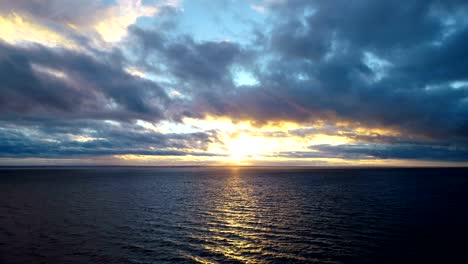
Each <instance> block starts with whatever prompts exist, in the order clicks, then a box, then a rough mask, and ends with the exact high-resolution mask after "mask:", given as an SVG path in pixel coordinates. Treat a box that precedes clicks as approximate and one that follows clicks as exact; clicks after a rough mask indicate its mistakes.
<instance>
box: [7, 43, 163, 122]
mask: <svg viewBox="0 0 468 264" xmlns="http://www.w3.org/2000/svg"><path fill="white" fill-rule="evenodd" d="M98 58H99V59H98ZM124 62H125V61H124V59H123V58H122V57H121V55H120V54H119V53H118V52H113V53H109V54H104V53H100V54H98V57H95V56H92V55H85V54H82V53H78V52H74V51H71V50H64V49H51V48H46V47H43V46H40V45H34V46H33V45H31V46H28V47H21V48H20V47H14V46H11V45H8V44H6V43H0V72H1V74H2V82H1V83H0V91H1V93H0V117H2V118H7V117H11V116H17V115H20V116H47V115H56V116H57V117H67V118H91V119H118V120H130V119H137V118H138V119H146V120H158V119H161V118H162V115H163V114H162V111H161V108H163V107H165V106H166V105H167V104H168V103H169V99H168V97H167V95H166V94H165V92H164V91H163V89H162V88H160V87H159V86H158V85H157V84H155V83H153V82H150V81H147V80H144V79H141V78H138V77H134V76H132V75H130V74H128V73H126V72H125V71H124V70H123V68H124Z"/></svg>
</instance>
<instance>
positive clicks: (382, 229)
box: [0, 167, 468, 263]
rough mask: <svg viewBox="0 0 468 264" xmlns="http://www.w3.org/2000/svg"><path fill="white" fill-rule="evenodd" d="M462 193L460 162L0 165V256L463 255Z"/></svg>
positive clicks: (410, 258)
mask: <svg viewBox="0 0 468 264" xmlns="http://www.w3.org/2000/svg"><path fill="white" fill-rule="evenodd" d="M467 198H468V170H466V169H327V170H325V169H304V168H109V167H107V168H16V169H11V168H4V169H0V263H197V262H199V263H395V262H397V263H401V262H412V263H416V262H424V263H427V262H434V263H442V262H444V263H463V262H465V261H466V260H468V258H467V254H468V253H467V250H468V206H467V202H468V199H467ZM465 263H468V262H465Z"/></svg>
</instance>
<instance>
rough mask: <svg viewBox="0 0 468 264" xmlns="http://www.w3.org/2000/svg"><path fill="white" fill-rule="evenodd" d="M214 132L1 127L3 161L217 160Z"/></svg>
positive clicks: (40, 124) (42, 124) (48, 124)
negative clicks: (142, 157) (210, 149)
mask: <svg viewBox="0 0 468 264" xmlns="http://www.w3.org/2000/svg"><path fill="white" fill-rule="evenodd" d="M214 140H216V133H215V132H214V131H207V132H195V133H185V134H184V133H182V134H174V133H166V134H162V133H157V132H155V131H151V130H148V129H145V128H143V127H141V126H139V125H136V124H126V123H122V124H118V123H117V124H112V123H106V122H104V123H103V122H98V121H75V122H70V121H57V120H47V119H41V120H37V119H36V120H23V121H22V122H16V124H10V123H9V122H1V123H0V142H1V143H0V157H9V158H12V157H16V158H29V157H35V158H60V157H77V156H78V157H80V156H82V157H90V156H110V155H151V156H187V155H191V156H214V155H218V154H213V153H209V152H208V151H207V148H208V144H209V143H212V142H214Z"/></svg>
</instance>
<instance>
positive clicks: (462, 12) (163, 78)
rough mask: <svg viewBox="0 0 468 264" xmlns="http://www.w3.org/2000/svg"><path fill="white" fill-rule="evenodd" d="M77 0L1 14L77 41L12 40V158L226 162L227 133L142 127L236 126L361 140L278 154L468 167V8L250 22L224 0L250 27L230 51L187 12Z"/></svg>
mask: <svg viewBox="0 0 468 264" xmlns="http://www.w3.org/2000/svg"><path fill="white" fill-rule="evenodd" d="M71 2H73V3H74V4H73V5H72V6H70V5H69V4H70V3H71ZM71 2H70V1H58V0H54V1H46V2H45V3H43V4H41V5H37V3H36V2H35V1H13V2H12V1H0V6H1V8H0V9H1V10H0V16H2V17H4V18H8V17H10V18H11V16H12V15H16V16H21V17H24V18H25V19H29V20H30V21H32V23H37V24H38V25H40V26H42V27H45V28H48V29H50V30H51V31H53V32H56V33H57V34H59V35H61V36H62V37H63V38H64V39H66V40H68V41H70V43H74V46H70V45H68V46H67V45H65V44H63V45H56V46H50V45H47V43H41V41H39V38H38V41H37V42H36V43H34V42H35V41H34V40H32V41H31V39H28V41H27V42H25V41H22V42H21V41H20V42H14V43H12V42H11V41H8V39H6V38H4V39H5V41H1V40H0V75H1V76H2V82H1V83H0V92H1V93H0V119H1V123H0V139H1V142H2V143H1V144H0V156H2V157H9V158H12V157H17V158H21V157H52V158H53V157H68V156H80V155H84V156H102V155H125V154H133V155H149V156H159V155H173V156H180V155H182V156H183V155H194V156H197V155H206V156H213V155H215V156H216V155H220V156H223V155H228V154H226V153H220V152H218V153H213V152H212V151H211V150H212V148H211V147H210V146H212V145H213V144H220V145H221V148H222V145H223V144H224V145H226V142H223V141H222V140H221V139H220V134H222V133H223V130H222V128H216V129H215V130H212V128H209V129H208V128H206V127H205V128H204V127H198V128H197V129H198V131H196V132H193V133H192V132H188V131H177V132H161V131H159V130H157V129H156V130H154V129H153V130H151V129H149V128H148V126H146V127H145V126H141V122H148V123H149V124H151V125H152V126H154V127H156V128H157V127H159V126H161V124H162V122H169V123H171V124H173V127H177V126H178V124H181V123H182V122H183V120H184V119H186V118H195V119H199V120H203V119H206V118H208V117H210V118H212V117H217V118H221V117H222V118H229V119H231V120H237V121H242V120H248V121H250V122H251V124H253V127H257V128H259V129H260V128H261V127H262V126H265V125H268V124H272V123H274V124H281V123H284V122H292V123H295V124H298V126H299V127H300V128H298V129H290V130H286V131H285V130H284V129H283V130H281V127H278V130H281V131H278V133H276V134H275V133H273V132H272V134H270V135H269V136H266V137H268V138H271V140H275V138H284V137H290V138H298V139H300V138H302V139H303V138H308V137H311V136H312V135H318V134H320V135H327V136H337V137H342V138H345V139H346V140H348V141H350V142H351V143H349V144H338V145H337V144H332V142H330V143H329V144H311V146H310V147H308V146H305V147H304V148H305V149H303V150H302V151H295V150H292V149H284V150H283V151H279V152H275V153H270V156H272V157H278V158H288V157H289V158H291V159H300V158H339V159H343V160H367V159H404V160H430V161H432V160H433V161H456V162H466V161H468V67H467V61H468V53H467V52H466V46H467V45H468V20H467V19H466V17H467V15H468V3H466V1H457V0H449V1H439V0H433V1H425V0H410V1H387V2H382V1H380V2H376V1H371V0H359V1H344V0H343V1H342V0H335V1H321V0H315V1H306V0H292V1H252V2H251V3H250V2H249V3H248V4H247V7H246V8H247V9H248V8H249V7H251V9H250V11H249V12H245V14H240V13H239V11H238V10H243V9H241V8H240V7H239V6H238V5H242V4H240V3H238V4H233V3H231V2H229V1H224V2H220V3H219V5H217V6H216V8H214V10H215V11H216V10H218V11H219V12H220V14H231V13H232V16H233V17H235V18H237V22H230V23H227V24H222V23H224V22H223V21H227V20H226V19H225V18H219V20H218V21H219V23H220V25H219V26H220V28H221V27H222V28H223V30H225V31H226V32H227V33H226V38H225V39H213V38H210V32H206V34H205V35H206V36H205V38H200V34H199V33H198V34H197V36H195V35H191V34H190V33H187V31H186V30H183V28H181V27H183V26H184V24H182V22H181V21H183V18H184V16H190V15H191V14H193V12H189V11H190V10H186V9H184V7H185V6H184V3H183V2H180V3H177V2H170V1H169V2H168V1H160V2H158V1H148V2H142V1H130V0H128V1H115V2H113V1H97V2H96V1H91V2H92V3H91V2H90V3H89V4H83V3H80V4H76V3H75V2H74V1H71ZM244 5H245V3H244ZM72 7H73V8H72ZM119 8H120V9H119ZM118 10H120V11H122V12H123V13H122V12H120V13H119V12H118ZM126 15H131V17H127V16H126ZM145 17H146V20H144V19H143V18H145ZM85 18H86V19H85ZM188 18H189V19H192V20H193V23H197V17H188ZM139 19H140V20H139ZM185 19H186V20H187V18H185ZM110 21H114V22H112V23H111V22H110ZM119 21H120V22H119ZM115 23H117V24H115ZM199 23H201V22H199ZM98 25H101V26H102V27H101V28H99V27H98ZM106 25H107V26H106ZM116 25H119V27H120V29H122V27H123V30H124V33H122V34H121V33H119V38H117V39H112V40H110V39H106V37H105V35H103V34H104V33H103V32H104V31H106V30H110V31H106V32H117V30H116V29H115V27H114V26H116ZM239 28H241V29H243V30H240V29H239ZM231 31H232V32H234V31H235V32H244V33H242V34H244V35H242V36H241V39H242V41H241V40H239V36H238V35H236V36H235V37H233V38H230V37H229V32H231ZM236 34H238V33H236ZM31 38H33V37H31ZM6 41H8V42H6ZM132 69H133V70H132ZM136 73H138V74H136ZM241 73H245V74H247V76H249V77H248V78H250V80H248V81H244V82H242V81H241V82H239V81H237V80H239V79H242V78H247V77H245V74H244V75H242V74H241ZM252 80H253V81H252ZM109 122H114V123H116V124H118V126H117V127H118V129H117V128H116V127H115V126H113V125H110V123H109ZM77 124H80V126H77ZM49 127H52V128H57V129H58V128H59V127H60V128H61V129H62V130H63V131H61V132H57V131H55V132H51V133H48V129H49ZM301 127H302V128H301ZM312 127H313V128H312ZM372 129H379V131H380V132H372V133H370V132H369V131H371V130H372ZM90 131H91V132H90ZM92 131H94V132H92ZM382 131H393V132H392V133H390V134H389V133H384V132H382ZM279 132H281V133H279ZM249 133H253V131H250V132H249ZM45 135H47V137H45ZM272 135H274V136H272ZM80 137H81V139H84V138H87V139H86V140H81V141H80ZM44 138H47V140H44ZM246 147H248V146H246Z"/></svg>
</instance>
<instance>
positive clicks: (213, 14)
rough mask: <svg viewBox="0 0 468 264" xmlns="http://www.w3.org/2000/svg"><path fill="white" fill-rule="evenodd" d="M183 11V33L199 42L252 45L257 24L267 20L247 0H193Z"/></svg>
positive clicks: (184, 4)
mask: <svg viewBox="0 0 468 264" xmlns="http://www.w3.org/2000/svg"><path fill="white" fill-rule="evenodd" d="M182 9H183V13H182V15H181V21H180V28H179V30H180V31H181V32H183V33H186V34H190V35H192V36H193V37H194V38H195V40H198V41H204V40H212V41H220V40H228V41H235V42H238V43H241V44H247V43H250V42H251V41H252V40H253V38H254V36H253V35H252V29H253V25H254V24H262V23H263V22H264V20H265V18H266V16H265V14H263V13H261V12H257V11H255V10H254V9H252V6H251V3H250V2H249V1H245V0H219V1H212V0H190V1H184V2H183V5H182Z"/></svg>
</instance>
